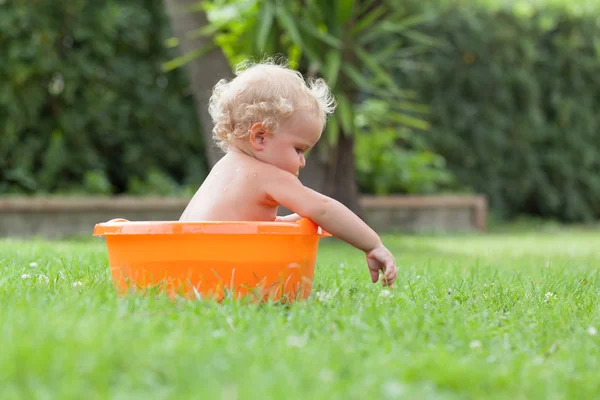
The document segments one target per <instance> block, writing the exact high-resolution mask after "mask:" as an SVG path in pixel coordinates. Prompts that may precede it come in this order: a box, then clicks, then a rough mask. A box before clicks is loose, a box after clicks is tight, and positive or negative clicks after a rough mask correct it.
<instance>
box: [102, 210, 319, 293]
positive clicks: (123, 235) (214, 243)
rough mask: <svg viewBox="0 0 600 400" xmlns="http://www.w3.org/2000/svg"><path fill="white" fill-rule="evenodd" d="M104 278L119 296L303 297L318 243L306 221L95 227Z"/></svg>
mask: <svg viewBox="0 0 600 400" xmlns="http://www.w3.org/2000/svg"><path fill="white" fill-rule="evenodd" d="M94 236H104V237H105V238H106V246H107V249H108V259H109V263H110V270H111V275H112V278H113V281H114V284H115V287H116V289H117V290H118V291H119V292H120V293H121V294H126V293H128V292H131V291H134V292H135V291H139V290H142V291H144V290H148V289H149V288H158V290H159V291H164V290H166V291H167V293H168V294H169V295H170V296H175V295H177V294H179V295H183V296H185V297H188V298H189V297H191V298H194V297H196V298H198V297H201V298H216V299H218V300H220V299H222V298H223V297H225V296H229V295H232V296H235V297H236V298H241V297H244V296H246V295H249V296H251V297H252V298H254V299H260V300H268V299H272V300H291V301H293V300H296V299H300V298H302V299H305V298H306V297H308V295H309V294H310V292H311V290H312V281H313V276H314V270H315V262H316V257H317V250H318V245H319V239H320V238H321V237H324V236H330V235H329V234H328V233H326V232H324V231H322V230H321V229H320V228H319V227H318V226H317V225H315V224H314V223H313V222H312V221H310V220H307V219H303V220H300V221H298V222H294V223H287V222H172V221H159V222H155V221H144V222H134V221H127V220H124V219H115V220H111V221H108V222H106V223H102V224H97V225H96V226H95V228H94Z"/></svg>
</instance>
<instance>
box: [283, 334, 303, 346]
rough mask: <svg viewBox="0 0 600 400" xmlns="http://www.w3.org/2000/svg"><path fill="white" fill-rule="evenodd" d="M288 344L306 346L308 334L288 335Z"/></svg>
mask: <svg viewBox="0 0 600 400" xmlns="http://www.w3.org/2000/svg"><path fill="white" fill-rule="evenodd" d="M285 342H286V344H287V345H288V346H289V347H298V348H300V347H304V346H305V345H306V342H307V340H306V336H288V337H287V338H286V339H285Z"/></svg>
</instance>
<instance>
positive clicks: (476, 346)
mask: <svg viewBox="0 0 600 400" xmlns="http://www.w3.org/2000/svg"><path fill="white" fill-rule="evenodd" d="M469 347H470V348H472V349H480V348H481V342H480V341H479V340H473V341H471V343H470V344H469Z"/></svg>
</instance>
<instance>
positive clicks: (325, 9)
mask: <svg viewBox="0 0 600 400" xmlns="http://www.w3.org/2000/svg"><path fill="white" fill-rule="evenodd" d="M199 4H200V3H199ZM201 6H202V7H204V8H205V9H206V11H207V14H208V16H209V20H210V21H211V24H210V26H208V27H206V28H205V29H203V30H202V32H201V34H206V35H213V36H214V37H215V40H216V42H217V43H218V44H219V45H220V46H221V48H222V49H223V51H224V52H225V54H226V55H227V56H228V57H229V59H230V61H231V63H232V64H233V65H235V64H237V63H239V62H242V61H244V60H245V59H247V58H250V59H255V60H260V59H263V58H265V57H270V56H273V55H283V56H285V58H287V59H288V61H289V62H290V65H291V66H293V67H297V68H298V69H299V70H300V71H301V72H302V73H303V74H304V75H307V76H311V75H318V76H321V77H323V78H325V79H326V81H327V82H328V84H329V85H330V87H331V88H332V91H333V93H334V95H335V97H336V100H337V103H338V108H337V110H336V113H335V114H334V115H333V116H331V117H330V118H329V121H328V123H327V130H326V134H325V137H324V140H325V141H326V142H327V143H329V144H330V145H335V144H336V142H337V140H338V138H339V135H354V134H357V135H356V138H355V140H356V144H357V145H358V146H357V147H358V148H357V149H356V151H355V153H354V154H355V156H356V164H357V174H358V175H357V179H358V181H359V186H360V189H361V190H362V191H364V192H368V193H373V192H376V193H378V194H389V193H432V192H435V191H436V190H439V189H440V187H442V186H443V185H445V184H447V183H449V182H451V181H452V179H451V178H450V174H449V173H448V171H447V170H446V169H445V164H444V161H443V158H442V157H441V156H439V155H436V154H433V153H432V152H431V150H428V149H427V146H426V144H425V143H424V141H425V138H426V137H425V136H423V135H421V134H420V132H421V131H423V130H427V129H428V127H429V124H428V122H427V121H426V120H425V119H424V118H426V116H427V115H426V111H427V107H423V106H422V105H420V104H418V103H417V102H416V96H415V94H414V93H412V92H410V91H406V90H403V89H402V88H401V87H399V86H398V85H397V82H396V81H394V79H393V76H394V75H393V74H394V72H395V71H398V70H403V69H405V68H409V67H414V66H413V65H412V63H411V62H410V57H411V54H412V53H414V52H416V51H419V50H420V49H421V50H422V48H423V47H429V46H431V45H432V44H435V43H436V41H435V40H434V39H433V38H431V37H427V36H426V35H422V34H419V32H418V30H417V27H418V26H419V24H421V23H423V22H424V21H426V20H427V19H428V18H429V15H428V14H427V13H423V12H415V13H407V12H406V10H405V9H404V8H403V7H402V6H401V4H400V3H399V2H397V1H385V0H384V1H358V0H335V1H331V0H310V1H287V2H281V1H276V0H265V1H256V0H255V1H240V0H213V1H203V2H201ZM403 54H407V56H403ZM376 105H379V106H380V107H379V108H377V110H374V109H372V108H373V107H375V106H376ZM386 105H393V106H386ZM382 107H383V108H382ZM369 108H371V110H369ZM360 110H362V112H360ZM380 111H382V112H380ZM359 114H360V115H359ZM356 121H359V123H360V125H357V124H356ZM413 135H414V136H415V138H414V139H413V138H412V136H413ZM401 137H402V138H403V140H400V139H401Z"/></svg>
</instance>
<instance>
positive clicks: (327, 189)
mask: <svg viewBox="0 0 600 400" xmlns="http://www.w3.org/2000/svg"><path fill="white" fill-rule="evenodd" d="M323 140H325V139H323ZM327 147H328V146H327V145H326V144H325V143H323V142H320V143H318V144H317V146H316V147H315V148H314V149H313V150H312V151H311V154H310V155H309V157H308V160H307V162H306V167H305V168H304V170H303V171H301V173H300V179H301V181H302V183H303V184H304V185H306V186H308V187H309V188H311V189H313V190H316V191H318V192H319V193H323V194H324V195H327V196H330V197H333V198H334V199H336V200H338V201H339V202H341V203H342V204H344V205H345V206H346V207H348V208H349V209H350V210H352V211H353V212H354V213H355V214H357V215H359V216H361V214H362V209H361V207H360V202H359V193H358V186H357V185H356V178H355V176H356V175H355V164H354V137H353V136H351V135H344V134H342V133H341V132H340V135H339V137H338V141H337V143H336V145H335V146H329V148H328V149H327ZM325 149H327V150H325Z"/></svg>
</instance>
